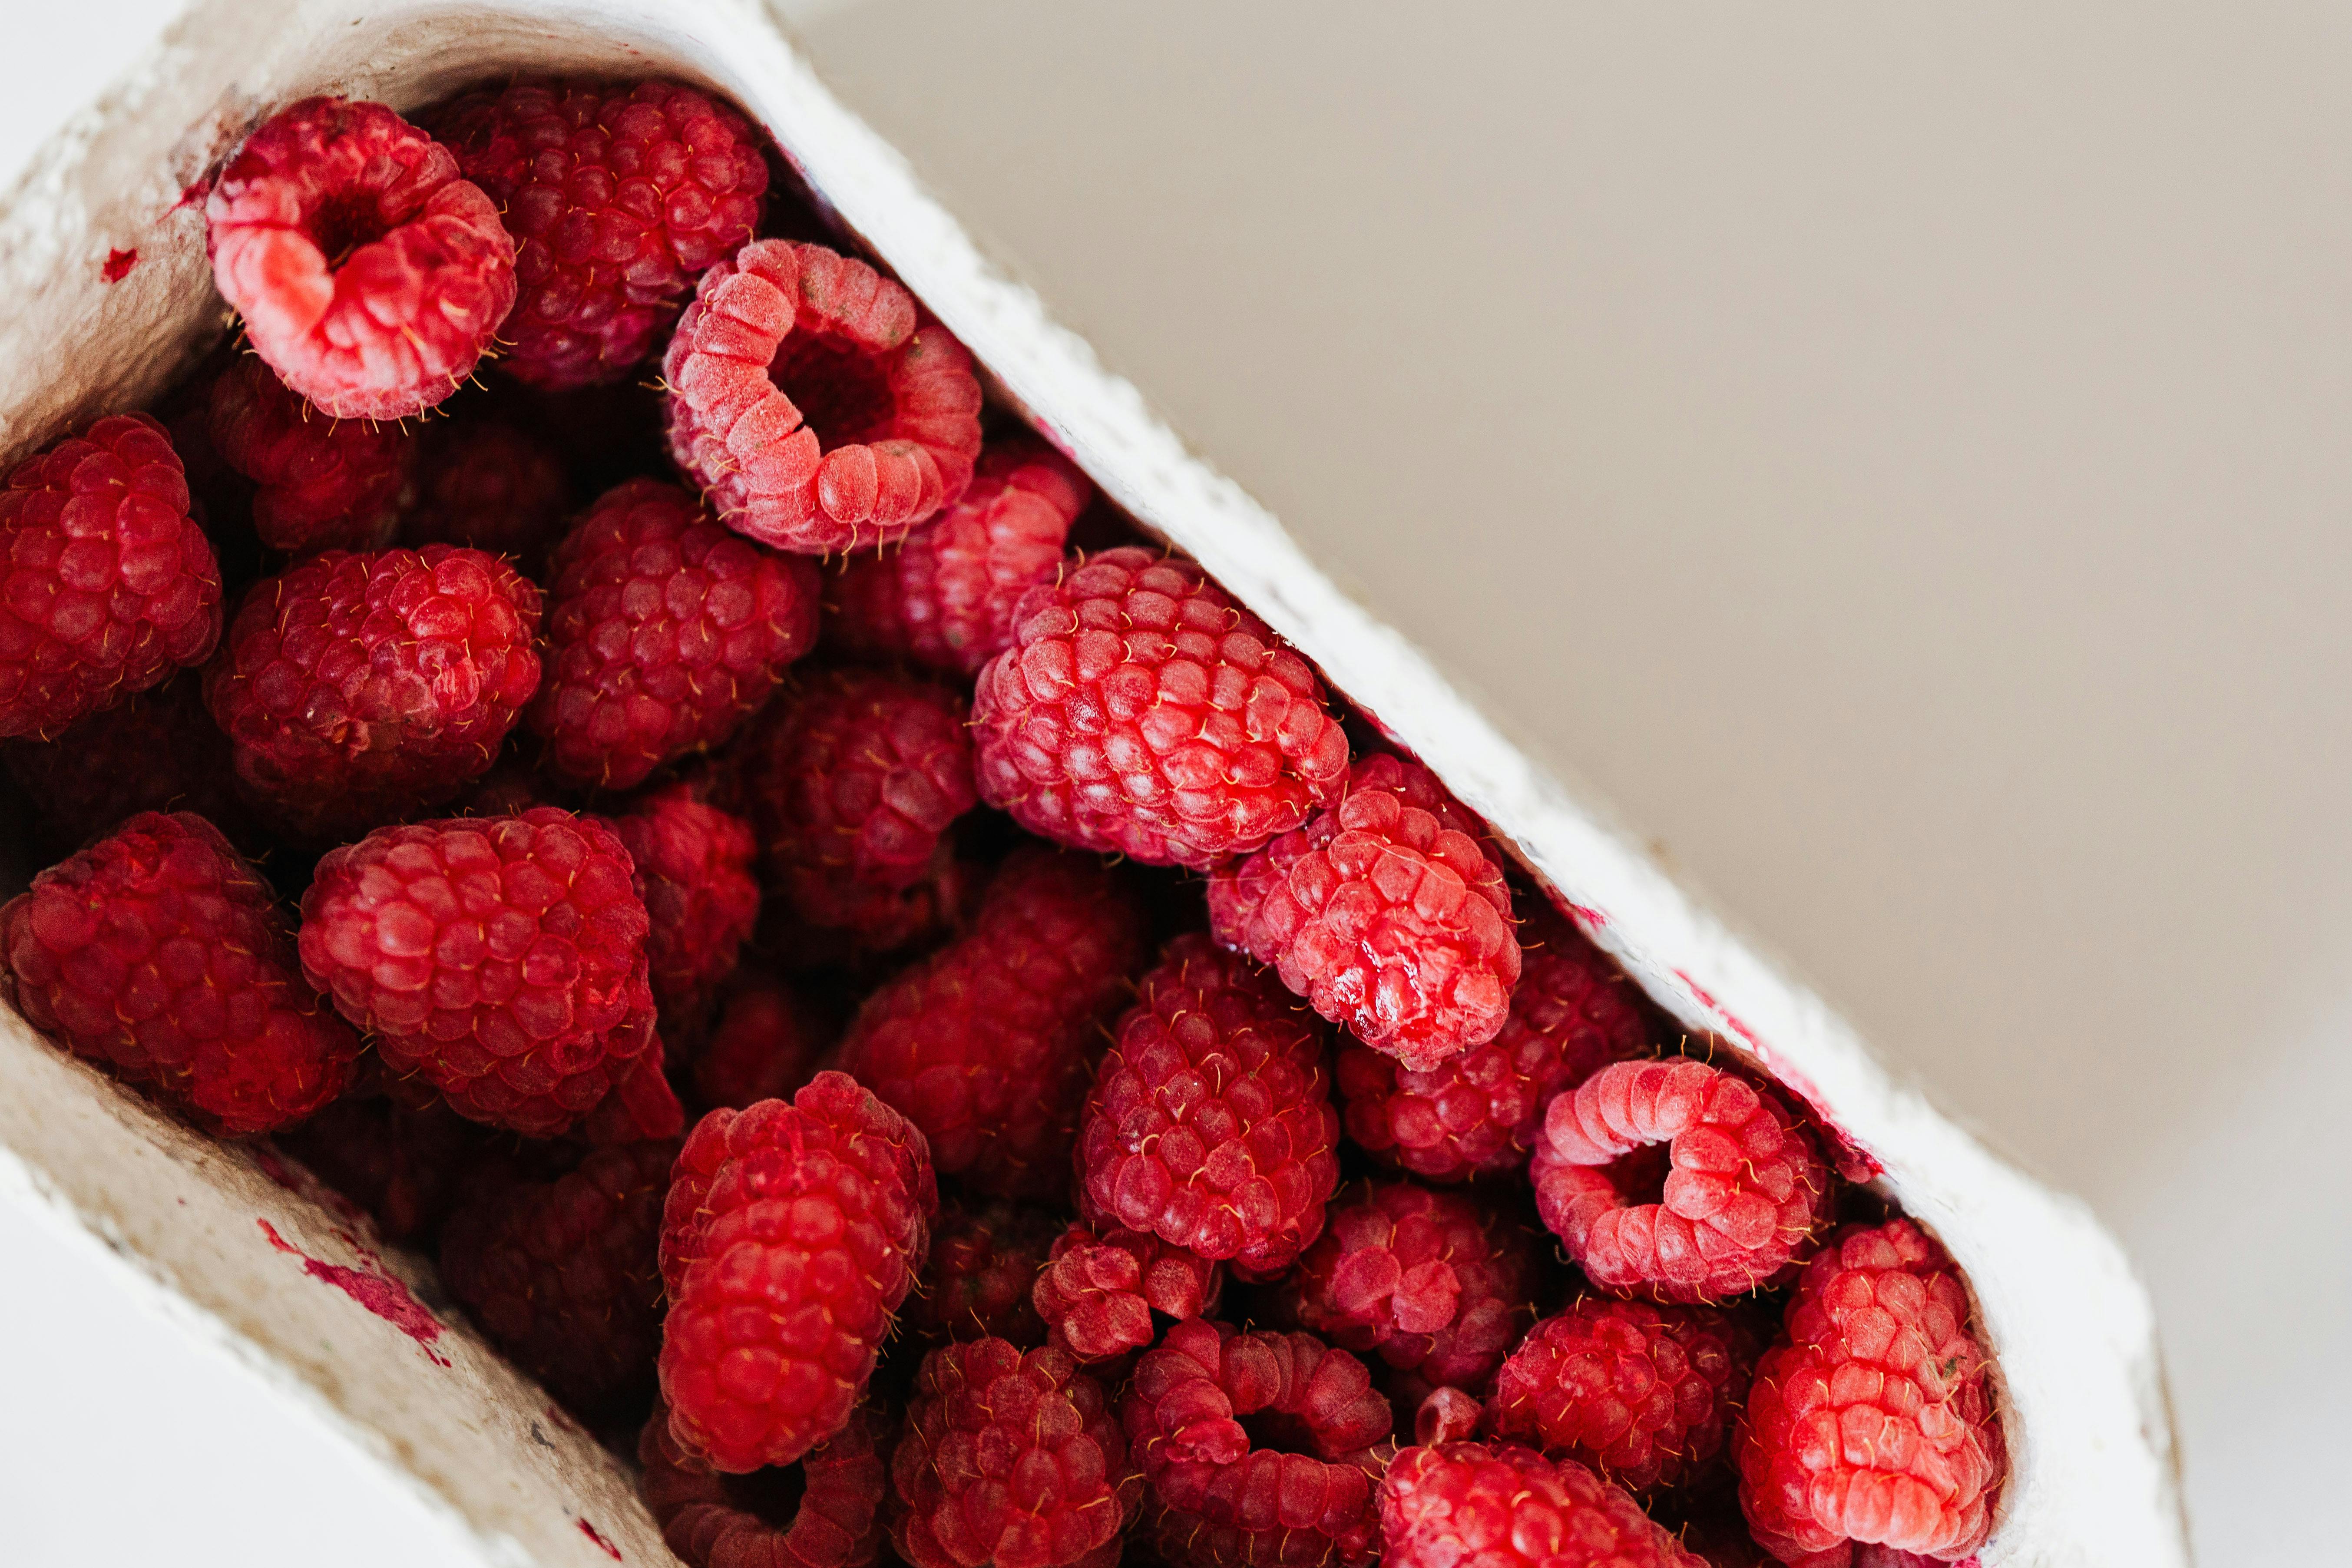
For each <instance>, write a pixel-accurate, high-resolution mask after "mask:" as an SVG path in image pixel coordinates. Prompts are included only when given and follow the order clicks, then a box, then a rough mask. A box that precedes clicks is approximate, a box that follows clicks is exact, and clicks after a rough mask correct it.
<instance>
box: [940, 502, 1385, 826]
mask: <svg viewBox="0 0 2352 1568" xmlns="http://www.w3.org/2000/svg"><path fill="white" fill-rule="evenodd" d="M972 727H973V729H974V731H976V733H975V735H974V741H975V743H976V745H977V749H978V764H979V779H980V794H981V798H982V799H983V800H985V801H987V802H988V803H989V804H990V805H993V806H996V807H998V808H1000V809H1002V810H1004V811H1009V812H1011V813H1012V814H1013V820H1014V821H1016V822H1018V823H1020V824H1021V826H1024V827H1026V828H1027V829H1029V830H1030V831H1031V832H1032V833H1035V834H1037V835H1039V836H1040V837H1045V838H1051V839H1055V840H1056V841H1058V842H1060V843H1064V844H1069V845H1074V846H1076V847H1078V848H1082V849H1099V850H1104V851H1109V852H1116V853H1120V854H1126V855H1131V856H1133V857H1134V858H1136V859H1138V860H1140V861H1142V862H1144V863H1145V864H1146V865H1151V866H1170V865H1174V866H1190V867H1193V868H1201V869H1205V868H1208V867H1211V866H1213V865H1215V864H1216V863H1217V862H1218V861H1220V860H1223V859H1225V858H1228V857H1231V856H1234V855H1241V854H1246V853H1248V852H1249V851H1251V850H1253V849H1255V848H1257V847H1259V846H1261V845H1263V844H1265V842H1266V840H1268V839H1270V838H1272V837H1275V835H1276V834H1278V833H1287V832H1289V831H1290V830H1291V829H1292V828H1294V827H1297V826H1299V825H1300V824H1301V823H1303V822H1305V821H1306V820H1307V817H1308V816H1310V815H1311V814H1312V813H1313V812H1314V811H1315V809H1316V808H1317V807H1318V806H1320V805H1323V804H1324V802H1326V801H1327V800H1328V799H1330V798H1331V796H1332V795H1333V794H1334V793H1335V792H1336V791H1337V790H1338V789H1339V786H1340V784H1341V782H1342V780H1343V779H1344V777H1345V775H1346V773H1347V768H1348V738H1347V736H1346V735H1345V734H1343V733H1341V731H1340V729H1339V721H1337V720H1335V719H1333V718H1332V717H1331V714H1330V711H1329V710H1328V708H1327V707H1326V706H1325V703H1324V697H1323V683H1322V682H1321V681H1320V680H1318V679H1316V675H1315V671H1314V669H1313V668H1311V667H1310V666H1309V665H1308V664H1307V661H1306V660H1305V659H1303V658H1299V657H1298V655H1297V653H1295V652H1293V651H1292V650H1291V649H1290V648H1289V647H1286V646H1284V645H1283V644H1281V643H1279V642H1277V641H1276V639H1275V636H1274V633H1273V632H1272V631H1270V630H1268V629H1267V627H1266V625H1265V622H1263V621H1261V620H1259V619H1258V618H1257V617H1256V616H1253V615H1251V614H1250V613H1249V612H1248V611H1247V610H1245V609H1244V608H1242V607H1241V606H1240V605H1237V604H1235V603H1234V600H1233V599H1232V597H1231V596H1230V595H1227V594H1226V593H1225V591H1224V590H1223V589H1222V588H1220V587H1218V586H1217V585H1216V584H1213V583H1212V582H1210V581H1209V579H1208V577H1207V575H1206V574H1204V573H1202V570H1201V569H1200V567H1198V566H1196V565H1194V564H1193V563H1192V562H1190V561H1186V560H1183V559H1181V558H1178V557H1168V556H1163V555H1161V554H1160V552H1157V551H1153V550H1146V549H1143V548H1141V547H1139V546H1129V547H1126V548H1122V549H1118V550H1107V551H1105V552H1102V553H1101V554H1099V555H1097V556H1095V557H1093V558H1092V559H1090V560H1086V561H1082V562H1077V563H1074V565H1073V566H1072V568H1071V569H1070V570H1068V571H1066V573H1064V574H1063V575H1062V577H1061V580H1060V581H1058V582H1055V583H1048V584H1040V585H1038V586H1037V587H1034V588H1032V589H1030V590H1029V592H1028V593H1026V594H1024V595H1022V597H1021V603H1020V605H1019V608H1018V609H1017V610H1016V611H1015V613H1014V616H1013V641H1012V644H1011V646H1010V647H1007V648H1005V650H1004V651H1003V653H1000V654H998V655H997V656H996V657H995V658H992V659H991V660H990V661H989V663H988V666H987V668H984V669H982V671H981V672H980V683H979V686H978V689H976V690H975V692H974V693H973V697H972Z"/></svg>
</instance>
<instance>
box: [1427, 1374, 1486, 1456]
mask: <svg viewBox="0 0 2352 1568" xmlns="http://www.w3.org/2000/svg"><path fill="white" fill-rule="evenodd" d="M1485 1420H1486V1411H1485V1410H1484V1409H1483V1408H1482V1407H1481V1406H1480V1405H1479V1404H1478V1401H1477V1400H1476V1399H1475V1397H1473V1396H1472V1395H1470V1394H1465V1393H1464V1392H1463V1391H1462V1390H1461V1389H1458V1388H1454V1387H1451V1386H1449V1385H1447V1384H1442V1383H1441V1384H1438V1385H1437V1386H1436V1387H1434V1388H1433V1389H1431V1390H1430V1391H1429V1392H1428V1393H1427V1394H1423V1395H1422V1396H1421V1403H1420V1405H1417V1406H1416V1407H1415V1408H1414V1410H1413V1413H1412V1440H1413V1441H1414V1442H1416V1443H1418V1444H1420V1445H1421V1446H1422V1447H1424V1448H1426V1447H1432V1446H1433V1445H1435V1444H1438V1443H1462V1442H1467V1441H1468V1440H1469V1439H1470V1438H1472V1437H1474V1436H1477V1432H1478V1427H1479V1425H1480V1423H1482V1422H1483V1421H1485Z"/></svg>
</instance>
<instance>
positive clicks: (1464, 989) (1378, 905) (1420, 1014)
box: [1209, 756, 1519, 1071]
mask: <svg viewBox="0 0 2352 1568" xmlns="http://www.w3.org/2000/svg"><path fill="white" fill-rule="evenodd" d="M1209 925H1210V929H1211V930H1212V931H1214V932H1215V933H1216V937H1217V940H1218V941H1219V942H1223V943H1224V944H1225V945H1226V946H1228V947H1232V948H1236V949H1239V950H1240V951H1241V952H1246V953H1248V954H1249V955H1250V956H1251V957H1253V958H1255V959H1256V960H1257V961H1258V962H1259V963H1265V964H1271V965H1273V966H1274V969H1275V971H1276V973H1279V974H1280V975H1281V976H1282V983H1283V984H1285V985H1287V986H1289V987H1290V988H1291V989H1292V990H1293V991H1296V992H1297V993H1298V994H1300V995H1301V996H1304V997H1306V998H1307V1000H1308V1001H1310V1002H1312V1003H1313V1004H1314V1005H1315V1010H1316V1011H1317V1012H1318V1013H1320V1014H1322V1015H1323V1016H1325V1017H1327V1018H1328V1019H1330V1020H1331V1021H1332V1022H1333V1023H1335V1024H1343V1025H1345V1026H1347V1028H1348V1029H1349V1032H1350V1033H1351V1034H1353V1035H1354V1036H1355V1037H1356V1038H1358V1039H1360V1040H1361V1041H1363V1042H1364V1044H1366V1045H1368V1046H1371V1047H1375V1048H1377V1049H1379V1050H1383V1051H1386V1052H1388V1053H1389V1054H1390V1055H1391V1056H1393V1057H1395V1058H1397V1060H1399V1061H1400V1062H1402V1063H1403V1064H1404V1066H1405V1068H1407V1069H1408V1070H1414V1071H1425V1070H1426V1069H1428V1068H1433V1067H1435V1066H1437V1065H1438V1064H1439V1063H1441V1062H1444V1061H1445V1060H1447V1059H1448V1058H1453V1057H1457V1056H1460V1055H1461V1054H1462V1053H1463V1051H1465V1049H1467V1048H1469V1047H1472V1046H1477V1045H1484V1044H1485V1043H1486V1041H1488V1040H1491V1039H1493V1038H1494V1037H1495V1035H1496V1032H1497V1031H1499V1030H1500V1029H1501V1028H1502V1026H1503V1020H1504V1018H1505V1016H1507V1014H1508V1012H1509V1010H1510V1000H1511V987H1512V986H1514V985H1516V984H1518V980H1519V941H1518V938H1517V936H1516V935H1515V934H1513V931H1512V929H1511V894H1510V889H1507V888H1506V887H1505V886H1504V885H1503V863H1502V860H1501V858H1499V857H1498V856H1496V854H1495V852H1494V851H1493V850H1491V849H1489V848H1488V847H1486V843H1485V842H1484V839H1483V837H1482V829H1481V825H1480V823H1479V822H1478V819H1477V818H1476V817H1475V816H1471V815H1470V813H1469V812H1468V811H1467V810H1465V808H1464V807H1463V806H1462V805H1461V804H1460V803H1459V802H1457V801H1456V800H1454V797H1453V796H1452V795H1448V794H1446V793H1445V786H1444V784H1439V783H1438V782H1437V775H1436V774H1434V773H1431V772H1430V771H1429V770H1428V769H1427V768H1424V767H1423V766H1422V765H1421V764H1419V763H1408V762H1404V761H1402V760H1401V759H1399V758H1396V757H1391V756H1372V757H1366V758H1365V759H1364V760H1363V761H1361V762H1360V763H1357V764H1356V765H1355V766H1354V767H1353V768H1350V769H1349V772H1348V780H1347V783H1346V784H1344V785H1343V786H1342V787H1341V790H1340V794H1339V799H1338V800H1337V801H1336V802H1334V803H1333V804H1332V805H1330V806H1329V807H1328V808H1327V809H1326V810H1325V811H1324V812H1323V813H1322V814H1321V815H1319V816H1317V817H1316V818H1315V819H1314V820H1313V821H1311V822H1309V823H1308V824H1307V826H1304V827H1302V828H1298V829H1297V830H1296V831H1293V832H1290V833H1286V834H1284V835H1283V836H1282V837H1279V838H1276V840H1275V841H1274V842H1273V843H1271V844H1269V845H1267V846H1266V847H1265V848H1263V849H1261V850H1259V851H1258V852H1257V853H1255V855H1252V856H1250V857H1248V858H1246V859H1244V860H1242V861H1240V862H1238V863H1235V864H1229V865H1226V866H1223V867H1220V868H1217V870H1216V871H1215V872H1214V873H1213V874H1212V875H1211V877H1210V879H1209Z"/></svg>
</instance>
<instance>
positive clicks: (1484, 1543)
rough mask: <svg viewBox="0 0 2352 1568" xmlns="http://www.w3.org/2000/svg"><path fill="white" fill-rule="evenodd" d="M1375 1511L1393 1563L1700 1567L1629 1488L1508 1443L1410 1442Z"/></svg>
mask: <svg viewBox="0 0 2352 1568" xmlns="http://www.w3.org/2000/svg"><path fill="white" fill-rule="evenodd" d="M1380 1510H1381V1535H1382V1537H1383V1539H1384V1542H1385V1555H1384V1557H1383V1559H1382V1560H1383V1561H1384V1562H1386V1563H1388V1564H1390V1568H1454V1565H1455V1564H1457V1563H1475V1564H1476V1565H1477V1568H1706V1563H1704V1562H1702V1561H1701V1560H1700V1559H1699V1558H1698V1557H1696V1556H1695V1555H1694V1554H1692V1553H1691V1552H1687V1551H1685V1550H1684V1548H1683V1545H1682V1543H1681V1542H1678V1541H1676V1540H1675V1538H1674V1536H1672V1535H1671V1534H1669V1533H1668V1532H1667V1531H1664V1529H1662V1528H1661V1527H1660V1526H1659V1525H1658V1524H1657V1523H1656V1522H1655V1521H1653V1520H1652V1519H1651V1518H1650V1516H1649V1515H1648V1514H1646V1513H1644V1512H1643V1511H1642V1505H1641V1504H1640V1503H1639V1502H1637V1501H1635V1500H1634V1499H1633V1497H1632V1495H1631V1494H1629V1493H1627V1492H1625V1491H1623V1490H1622V1489H1619V1488H1617V1487H1614V1486H1612V1485H1611V1484H1610V1483H1609V1482H1607V1481H1605V1480H1602V1479H1601V1478H1600V1477H1599V1476H1596V1475H1594V1474H1593V1473H1592V1472H1591V1470H1588V1469H1586V1468H1584V1467H1583V1466H1582V1465H1580V1464H1578V1463H1577V1462H1576V1461H1575V1460H1573V1459H1548V1458H1544V1456H1542V1455H1541V1454H1538V1453H1537V1452H1536V1451H1535V1450H1534V1449H1532V1448H1522V1447H1517V1446H1516V1445H1513V1444H1507V1443H1497V1444H1486V1443H1442V1444H1439V1445H1438V1446H1437V1447H1426V1448H1408V1449H1406V1450H1405V1451H1404V1452H1403V1453H1402V1454H1399V1455H1398V1456H1397V1458H1396V1463H1394V1464H1392V1465H1391V1466H1390V1467H1389V1469H1388V1475H1387V1477H1386V1478H1385V1479H1383V1480H1382V1481H1381V1502H1380Z"/></svg>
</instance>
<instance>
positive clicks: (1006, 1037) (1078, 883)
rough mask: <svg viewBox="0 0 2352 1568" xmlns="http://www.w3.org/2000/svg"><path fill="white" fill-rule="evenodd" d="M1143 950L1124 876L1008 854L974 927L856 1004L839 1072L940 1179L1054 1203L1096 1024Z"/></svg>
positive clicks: (1036, 854)
mask: <svg viewBox="0 0 2352 1568" xmlns="http://www.w3.org/2000/svg"><path fill="white" fill-rule="evenodd" d="M1143 953H1144V917H1143V910H1142V907H1141V905H1140V904H1139V902H1138V900H1137V899H1136V897H1135V894H1134V893H1133V891H1132V890H1131V889H1129V887H1128V886H1127V884H1126V883H1125V882H1124V881H1123V880H1121V879H1119V878H1118V877H1116V876H1114V875H1113V874H1112V873H1111V872H1109V871H1107V870H1105V869H1104V868H1102V867H1101V866H1100V865H1098V864H1097V863H1095V862H1094V861H1092V860H1089V859H1087V858H1085V857H1082V856H1076V855H1063V854H1057V853H1055V852H1054V851H1052V850H1049V849H1046V848H1044V847H1032V848H1024V849H1019V850H1016V851H1014V852H1013V854H1012V855H1011V856H1010V857H1008V858H1006V860H1005V862H1004V865H1003V868H1000V869H999V870H998V872H997V873H996V876H995V879H993V880H992V881H991V882H990V883H989V886H988V891H987V893H986V894H985V895H983V897H982V900H981V905H980V910H979V912H978V913H977V914H976V915H975V916H974V917H973V919H972V923H971V930H969V931H966V932H965V933H964V934H963V935H962V936H961V937H959V938H957V939H956V940H955V941H954V942H950V943H949V944H948V945H947V946H946V947H943V948H941V949H940V951H939V952H935V953H933V954H931V955H930V956H929V958H927V959H925V960H923V961H922V962H921V963H919V964H916V965H915V966H914V967H913V968H911V969H908V971H906V972H905V973H902V974H900V975H899V976H898V978H896V979H894V980H892V981H891V982H890V983H889V984H886V985H884V986H883V987H882V988H881V989H880V990H878V991H877V992H875V993H874V994H872V995H871V996H869V997H867V998H866V1003H865V1005H863V1006H862V1007H860V1008H859V1009H858V1011H857V1016H856V1020H855V1021H854V1022H852V1023H851V1025H850V1026H849V1034H848V1036H847V1037H846V1038H845V1039H844V1040H843V1041H842V1044H841V1054H840V1067H841V1068H842V1070H843V1071H844V1072H846V1073H849V1074H850V1075H852V1076H853V1077H855V1078H856V1079H857V1080H858V1081H859V1082H861V1083H864V1084H866V1085H868V1086H869V1087H871V1088H872V1089H873V1090H874V1092H875V1093H877V1094H878V1095H880V1096H881V1097H882V1098H883V1099H884V1100H887V1101H889V1102H890V1103H891V1104H892V1105H895V1106H897V1107H898V1109H899V1110H902V1111H904V1112H906V1114H907V1115H908V1117H909V1118H910V1119H911V1120H912V1121H914V1123H915V1125H916V1126H918V1127H919V1128H921V1129H922V1130H923V1132H924V1134H925V1136H926V1137H928V1138H929V1140H930V1148H931V1158H932V1160H933V1161H934V1162H935V1163H937V1164H938V1166H939V1169H940V1173H942V1174H946V1175H954V1176H960V1177H961V1178H963V1180H964V1181H966V1182H967V1183H969V1184H971V1186H973V1187H974V1188H976V1189H978V1190H979V1191H982V1192H985V1193H992V1194H997V1195H1000V1196H1003V1197H1034V1198H1055V1197H1058V1196H1060V1195H1061V1194H1064V1193H1065V1192H1066V1191H1067V1190H1068V1184H1069V1180H1070V1146H1071V1142H1072V1141H1073V1139H1074V1138H1075V1137H1076V1129H1077V1125H1078V1110H1079V1106H1080V1105H1081V1103H1082V1102H1083V1101H1084V1100H1085V1099H1086V1094H1087V1080H1088V1079H1089V1078H1090V1077H1091V1076H1092V1073H1093V1070H1094V1060H1095V1052H1096V1042H1097V1038H1098V1036H1099V1032H1100V1029H1101V1026H1102V1023H1103V1020H1104V1019H1106V1018H1107V1017H1108V1016H1109V1015H1110V1013H1111V1011H1112V1009H1113V1008H1114V1007H1115V1006H1116V1005H1117V1004H1118V1000H1119V998H1120V996H1121V994H1123V992H1124V990H1125V988H1126V983H1127V978H1128V976H1129V974H1131V973H1133V972H1134V970H1135V968H1136V966H1137V965H1138V964H1139V963H1141V962H1142V959H1143Z"/></svg>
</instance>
